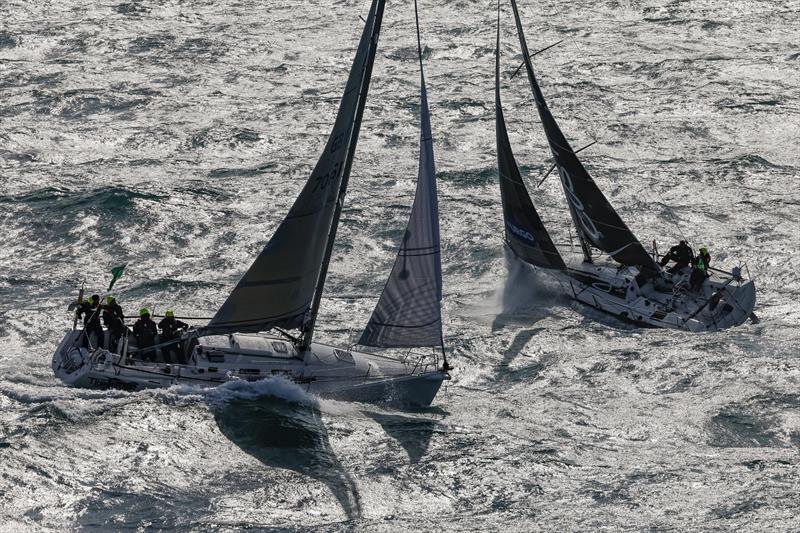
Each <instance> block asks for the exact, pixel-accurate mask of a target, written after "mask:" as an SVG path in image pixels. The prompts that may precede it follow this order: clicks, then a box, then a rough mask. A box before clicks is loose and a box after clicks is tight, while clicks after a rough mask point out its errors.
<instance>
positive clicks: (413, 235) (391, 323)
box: [358, 3, 442, 348]
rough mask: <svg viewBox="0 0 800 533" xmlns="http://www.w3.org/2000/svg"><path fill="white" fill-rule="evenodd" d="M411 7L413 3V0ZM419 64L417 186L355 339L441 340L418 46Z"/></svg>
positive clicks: (431, 176)
mask: <svg viewBox="0 0 800 533" xmlns="http://www.w3.org/2000/svg"><path fill="white" fill-rule="evenodd" d="M415 10H416V3H415ZM419 44H420V43H419V20H417V49H418V53H419V68H420V154H419V172H418V176H417V190H416V193H415V196H414V205H413V206H412V208H411V215H410V216H409V221H408V226H407V227H406V231H405V235H404V236H403V242H402V243H401V244H400V250H399V251H398V252H397V258H396V259H395V263H394V267H393V268H392V272H391V274H390V275H389V279H388V281H387V282H386V286H385V287H384V288H383V293H381V297H380V299H379V300H378V304H377V305H376V306H375V310H374V311H373V312H372V317H371V318H370V320H369V323H368V324H367V327H366V328H365V329H364V332H363V333H362V334H361V339H360V340H359V341H358V344H361V345H363V346H377V347H382V348H396V347H419V346H436V345H439V344H440V343H441V342H442V312H441V301H442V264H441V255H440V250H439V204H438V199H437V194H436V170H435V168H434V159H433V140H432V136H431V121H430V114H429V111H428V95H427V91H426V89H425V74H424V72H423V69H422V50H421V47H420V45H419Z"/></svg>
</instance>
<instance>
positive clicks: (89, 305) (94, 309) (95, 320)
mask: <svg viewBox="0 0 800 533" xmlns="http://www.w3.org/2000/svg"><path fill="white" fill-rule="evenodd" d="M81 315H83V345H84V347H87V348H97V347H98V346H100V344H101V343H102V342H103V339H104V337H103V326H101V325H100V295H99V294H92V295H91V296H90V297H89V299H88V300H86V301H85V302H83V303H82V304H81V305H80V307H78V317H79V318H80V316H81ZM92 335H94V337H95V340H94V341H92V340H91V339H90V337H91V336H92Z"/></svg>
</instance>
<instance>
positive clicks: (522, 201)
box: [494, 1, 566, 270]
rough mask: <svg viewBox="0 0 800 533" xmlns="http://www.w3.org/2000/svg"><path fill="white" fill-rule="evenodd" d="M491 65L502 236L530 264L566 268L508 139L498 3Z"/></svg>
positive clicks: (498, 5)
mask: <svg viewBox="0 0 800 533" xmlns="http://www.w3.org/2000/svg"><path fill="white" fill-rule="evenodd" d="M495 53H496V57H495V65H494V83H495V92H494V102H495V104H494V105H495V116H496V119H495V122H496V127H497V169H498V172H499V175H500V198H501V199H502V202H503V218H504V220H505V236H506V242H507V243H508V246H509V247H510V248H511V249H512V250H513V251H514V253H515V254H516V255H517V256H518V257H519V258H520V259H522V260H523V261H525V262H527V263H530V264H532V265H536V266H540V267H544V268H554V269H561V270H563V269H564V268H566V266H565V265H564V260H563V259H562V258H561V254H559V253H558V250H557V249H556V247H555V245H554V244H553V241H552V239H551V238H550V235H549V234H548V233H547V229H545V227H544V224H543V223H542V219H541V218H539V214H538V213H537V212H536V209H535V208H534V207H533V202H531V198H530V195H528V190H527V189H526V188H525V183H524V182H523V181H522V176H521V175H520V172H519V167H518V166H517V162H516V160H515V159H514V153H513V151H512V150H511V143H510V142H509V140H508V132H507V131H506V122H505V118H504V117H503V106H502V104H501V102H500V3H499V1H498V4H497V48H496V50H495Z"/></svg>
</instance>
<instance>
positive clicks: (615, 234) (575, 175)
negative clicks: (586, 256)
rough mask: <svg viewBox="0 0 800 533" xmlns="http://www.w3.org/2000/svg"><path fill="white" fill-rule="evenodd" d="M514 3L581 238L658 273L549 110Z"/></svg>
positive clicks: (526, 58)
mask: <svg viewBox="0 0 800 533" xmlns="http://www.w3.org/2000/svg"><path fill="white" fill-rule="evenodd" d="M511 6H512V7H513V9H514V19H515V21H516V25H517V35H518V36H519V42H520V46H521V48H522V57H523V61H524V63H525V69H526V71H527V73H528V80H529V82H530V85H531V88H532V89H533V96H534V100H535V102H536V108H537V109H538V111H539V117H540V118H541V121H542V126H543V127H544V131H545V134H546V135H547V142H548V143H549V145H550V151H551V152H552V154H553V159H554V160H555V164H556V167H557V169H558V173H559V175H560V176H561V184H562V186H563V188H564V194H565V195H566V197H567V203H568V204H569V209H570V213H571V215H572V220H573V223H574V224H575V227H576V228H577V230H578V232H579V234H580V236H581V238H582V239H583V240H584V241H585V242H588V243H589V244H591V245H592V246H594V247H596V248H599V249H600V250H602V251H604V252H606V253H608V254H609V255H610V256H611V257H613V258H614V259H615V260H616V261H618V262H619V263H622V264H623V265H629V266H637V267H640V268H641V269H642V270H643V271H645V272H648V273H650V274H655V273H658V272H659V271H660V269H659V267H658V265H657V264H656V262H655V261H654V260H653V258H652V257H651V256H650V254H648V253H647V251H646V250H645V249H644V247H643V246H642V244H641V243H640V242H639V240H638V239H637V238H636V236H635V235H634V234H633V233H632V232H631V231H630V230H629V229H628V227H627V226H626V225H625V223H624V222H623V221H622V219H621V218H620V217H619V215H618V214H617V212H616V211H615V210H614V208H613V207H612V206H611V204H610V203H609V202H608V200H607V199H606V197H605V196H604V195H603V193H602V192H601V191H600V189H599V188H598V187H597V185H596V184H595V182H594V180H593V179H592V177H591V176H590V175H589V173H588V172H587V171H586V169H585V168H584V167H583V164H582V163H581V162H580V160H579V159H578V157H577V156H576V155H575V152H574V151H573V150H572V148H571V147H570V145H569V143H568V142H567V140H566V138H565V137H564V134H563V133H562V132H561V129H560V128H559V127H558V123H557V122H556V120H555V118H554V117H553V115H552V114H551V113H550V109H548V107H547V103H546V102H545V100H544V96H543V95H542V91H541V89H540V88H539V84H538V82H537V80H536V75H535V74H534V72H533V65H532V64H531V57H530V54H529V52H528V45H527V43H526V41H525V34H524V33H523V30H522V23H521V22H520V18H519V11H518V9H517V3H516V1H515V0H511Z"/></svg>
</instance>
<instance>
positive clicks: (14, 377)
mask: <svg viewBox="0 0 800 533" xmlns="http://www.w3.org/2000/svg"><path fill="white" fill-rule="evenodd" d="M368 8H369V5H368V2H367V1H366V0H359V1H352V0H346V1H330V0H327V1H322V0H312V1H304V2H287V1H283V0H269V1H266V2H256V1H252V0H240V1H233V0H230V1H228V0H220V1H213V2H212V1H203V0H192V1H189V0H165V1H155V0H128V1H126V0H108V1H104V2H77V1H69V0H48V1H42V2H32V1H28V0H4V1H3V2H0V237H1V238H2V243H0V302H1V303H0V530H2V531H10V532H16V531H40V530H53V531H55V530H65V529H86V530H90V531H91V530H102V531H105V530H127V529H131V530H146V529H154V530H197V531H209V530H210V531H230V530H238V529H245V528H249V529H251V530H272V529H275V530H304V529H307V528H312V527H316V528H321V529H324V530H327V531H342V530H348V531H349V530H354V531H362V530H366V531H398V530H411V531H419V530H473V531H500V530H503V531H505V530H510V531H532V530H551V531H596V530H604V531H617V530H665V531H675V530H678V531H685V530H705V531H723V530H748V531H797V530H799V529H800V517H798V514H799V513H800V493H799V492H798V487H800V453H798V452H800V357H799V356H800V354H799V353H798V352H800V329H799V327H798V326H800V304H798V301H800V281H799V280H798V272H800V254H799V253H798V248H799V247H800V226H798V224H800V222H799V221H800V186H798V178H800V149H798V146H800V45H798V35H800V2H798V1H795V0H792V1H782V0H777V1H769V2H767V1H737V2H731V1H723V0H697V1H692V2H678V1H672V2H656V1H652V0H648V1H623V0H620V1H611V0H599V1H594V0H593V1H588V0H576V1H573V2H567V1H563V0H558V1H556V0H537V1H532V0H521V6H520V8H521V13H522V17H523V22H524V24H525V26H526V28H527V37H528V41H529V43H530V46H531V48H532V49H534V48H543V47H545V46H547V45H549V44H552V43H554V42H557V41H560V40H563V42H562V43H561V44H560V45H558V46H556V47H554V48H552V49H551V50H549V51H547V52H545V53H543V54H540V55H538V56H537V57H536V68H537V70H538V71H539V75H540V81H541V85H542V88H543V90H544V92H545V95H546V96H547V97H548V99H549V103H550V107H551V109H552V110H553V112H554V114H555V115H556V117H557V118H558V119H559V120H560V122H561V125H562V128H563V129H564V131H565V133H566V135H567V136H568V137H569V138H570V139H571V140H572V141H573V144H574V145H575V146H582V145H583V144H587V143H589V142H591V141H593V140H597V141H598V142H597V144H595V145H594V146H592V147H591V148H590V149H588V150H586V151H585V152H583V154H582V155H583V160H584V161H585V164H586V165H587V167H588V168H589V169H590V171H591V172H592V173H593V175H594V177H595V179H596V181H597V182H598V184H599V185H600V187H601V188H603V189H604V191H605V192H606V193H607V195H608V197H609V198H610V199H611V201H612V203H613V204H614V205H615V206H616V207H617V208H618V210H619V212H620V213H621V215H622V217H623V218H624V219H625V220H626V221H627V222H628V225H629V226H630V227H631V228H632V229H633V231H634V232H635V233H637V234H638V236H639V237H640V240H641V241H642V242H643V243H647V244H648V245H649V243H650V242H651V241H652V240H653V239H657V240H658V242H659V245H660V247H661V248H662V249H663V248H664V247H667V246H669V245H670V244H673V243H674V242H675V241H676V240H678V239H680V238H681V236H682V235H684V236H685V237H686V238H688V239H689V240H690V241H691V242H692V243H693V244H694V245H695V246H699V245H701V244H705V245H707V246H708V247H709V249H710V251H711V254H712V256H713V257H714V262H715V263H716V264H717V265H720V266H734V265H736V264H738V263H739V262H742V263H746V264H747V269H748V270H749V272H750V273H751V275H752V276H753V277H754V278H755V280H756V284H757V288H758V304H757V308H756V313H757V315H758V317H759V318H760V321H759V323H757V324H754V323H748V324H746V325H744V326H742V327H739V328H736V329H733V330H729V331H724V332H719V333H709V334H687V333H681V332H674V331H659V330H639V329H632V328H630V327H628V326H626V325H624V324H621V323H616V322H614V321H612V320H609V319H607V318H604V317H603V316H598V315H596V314H594V313H593V312H591V311H589V310H587V309H585V308H582V307H580V306H579V305H577V304H574V303H571V302H570V301H569V300H567V299H566V298H564V297H563V296H562V295H561V294H560V293H559V291H558V290H556V289H555V288H554V287H552V286H551V285H549V284H548V283H547V282H546V281H545V280H543V279H542V278H540V277H538V275H537V274H532V273H530V272H518V271H514V272H513V273H512V274H513V275H509V274H508V269H507V265H506V263H505V259H504V256H503V245H502V240H501V231H502V221H501V216H500V213H501V211H500V204H499V191H498V185H497V175H496V161H495V147H494V143H495V140H494V107H493V106H494V103H493V61H494V57H493V50H494V29H495V14H496V12H495V4H494V3H493V2H486V1H466V0H457V1H454V0H445V1H437V2H434V1H429V0H421V3H420V17H421V23H422V40H423V45H424V58H425V68H426V75H427V81H428V91H429V98H430V103H431V114H432V122H433V135H434V149H435V153H436V162H437V170H438V177H439V193H440V204H441V216H442V221H441V226H442V239H443V266H444V279H445V291H444V315H445V342H446V344H447V347H448V350H449V352H450V353H451V358H452V363H453V364H454V366H455V367H456V369H455V371H453V373H452V375H453V379H452V381H451V382H449V383H448V384H447V386H446V387H445V388H443V389H442V391H441V392H440V394H439V396H438V397H437V399H436V401H435V403H434V406H433V407H432V408H430V409H425V410H417V411H409V410H401V409H396V408H390V407H387V406H372V405H365V404H357V403H344V402H334V401H325V400H320V399H318V398H314V397H311V396H308V395H306V394H304V393H302V392H301V391H299V390H297V389H295V388H294V387H292V386H290V385H288V384H287V383H284V382H280V381H265V382H260V383H257V384H250V385H248V384H241V383H239V384H231V385H226V386H224V387H221V388H220V389H218V390H215V391H210V392H208V391H206V392H203V391H199V390H196V389H192V388H187V387H178V388H174V389H170V390H162V391H156V392H152V391H151V392H138V393H128V392H117V391H89V390H77V389H72V388H68V387H65V386H63V385H62V384H61V383H60V382H59V381H57V380H56V379H55V378H54V376H53V374H52V371H51V369H50V358H51V356H52V353H53V351H54V348H55V346H56V344H57V343H58V341H59V340H60V339H61V337H62V336H63V334H64V332H65V331H66V330H67V329H68V328H69V327H70V326H71V316H70V313H69V312H68V311H67V305H68V304H69V303H70V301H71V300H72V299H74V298H75V296H76V294H77V290H78V287H79V286H80V284H81V283H82V281H84V280H85V282H86V285H87V290H88V291H92V292H94V291H100V290H102V289H103V288H105V287H104V285H105V284H107V283H108V280H109V278H110V274H109V270H110V269H111V268H112V267H113V266H116V265H118V264H121V263H127V264H128V269H127V271H126V273H125V276H124V277H123V278H122V279H121V280H120V281H119V282H118V286H117V287H116V288H115V290H116V291H117V295H118V299H119V301H120V303H121V304H122V305H123V306H124V308H125V309H126V311H128V312H135V310H136V309H138V308H139V307H141V306H149V307H151V308H155V310H156V312H158V311H163V310H164V309H166V308H167V307H172V308H174V309H175V310H176V313H179V314H180V313H184V314H189V313H193V314H195V315H196V316H210V314H211V313H213V312H214V311H215V310H216V308H217V307H218V306H219V305H220V304H221V302H222V301H223V300H224V298H225V296H226V295H227V293H228V291H229V290H230V289H231V287H232V286H233V285H234V284H235V282H236V281H237V280H238V277H239V276H240V275H241V274H242V273H243V271H244V270H245V269H246V268H247V266H248V265H249V263H250V261H251V260H252V258H253V257H254V256H255V255H256V254H257V253H258V251H259V250H260V249H261V247H262V246H263V245H264V243H265V242H266V240H267V239H268V237H269V236H270V235H271V232H272V231H273V230H274V228H275V227H276V226H277V224H278V223H279V222H280V220H281V219H282V217H283V216H284V214H285V213H286V212H287V211H288V209H289V207H290V205H291V203H292V202H293V200H294V198H295V196H296V194H297V193H298V192H299V190H300V187H301V186H302V184H303V182H304V181H305V179H306V178H307V176H308V175H309V172H310V170H311V168H312V166H313V164H314V163H315V162H316V159H317V156H318V154H319V152H320V150H321V149H322V147H323V145H324V142H325V139H326V137H327V135H328V132H329V129H330V125H331V124H332V122H333V118H334V114H335V112H336V106H337V103H338V100H339V98H340V95H341V91H342V88H343V85H344V81H345V78H346V76H347V71H348V69H349V66H350V62H351V60H352V55H353V53H354V47H355V44H356V41H357V39H358V36H359V33H360V31H361V27H362V22H361V20H360V18H359V17H360V16H365V15H366V14H367V11H368ZM502 52H503V70H504V71H505V72H506V73H507V74H506V76H505V78H504V80H503V95H504V106H505V112H506V120H507V121H508V125H509V130H510V132H511V141H512V144H513V146H514V149H515V153H516V156H517V159H518V161H519V163H520V165H521V166H522V170H523V174H524V175H525V178H526V179H527V180H528V184H529V187H530V189H531V190H532V191H533V192H532V195H533V197H534V201H535V202H536V204H537V205H538V206H539V207H540V208H541V212H542V215H543V218H544V219H545V221H546V222H547V224H548V225H549V227H550V229H551V232H552V233H553V234H554V236H555V239H556V240H557V241H559V242H562V243H567V242H568V241H569V216H568V213H567V211H566V207H565V203H564V199H563V195H562V192H561V189H560V185H559V183H558V182H557V180H556V179H553V178H551V179H549V180H547V181H545V183H544V184H543V185H542V187H541V188H539V189H535V184H536V182H538V180H539V179H540V177H541V176H542V175H543V174H544V173H545V172H546V171H547V169H548V167H549V165H550V161H549V153H548V149H547V147H546V144H545V140H544V136H543V133H542V131H541V128H540V126H539V124H538V120H537V117H536V114H535V108H534V107H533V105H532V100H531V96H530V91H529V89H528V86H527V80H526V79H525V77H524V76H517V77H515V78H513V79H510V77H509V75H508V73H510V72H511V71H513V70H514V69H515V68H516V67H517V66H518V65H519V63H520V61H521V56H520V54H519V47H518V43H517V41H516V34H515V32H514V31H513V18H512V16H511V13H510V9H509V6H508V5H505V6H504V15H503V44H502ZM417 68H418V66H417V62H416V42H415V33H414V17H413V4H412V3H410V2H409V1H408V0H403V1H390V2H389V3H388V6H387V9H386V14H385V20H384V28H383V32H382V34H381V37H380V46H379V53H378V57H377V60H376V65H375V71H374V76H373V82H372V86H371V89H370V96H369V101H368V103H367V107H366V112H365V115H364V123H363V127H362V133H361V138H360V142H359V145H358V153H357V155H356V159H355V163H354V166H353V174H352V177H351V180H350V191H349V193H348V197H347V205H346V209H345V213H344V216H343V220H342V224H341V226H340V230H339V236H340V238H339V240H338V243H337V246H336V249H335V253H334V259H333V262H332V265H331V275H330V277H329V280H328V284H327V286H326V299H325V300H324V303H323V306H322V311H321V318H320V321H319V324H320V327H319V330H318V333H317V338H318V339H319V340H324V341H327V342H332V343H345V344H346V343H348V342H349V340H350V339H351V338H353V337H355V335H357V334H358V333H359V332H360V328H362V327H363V326H364V325H365V323H366V321H367V319H368V317H369V314H370V312H371V310H372V307H373V306H374V304H375V302H376V299H377V297H378V293H379V291H380V289H381V287H382V286H383V283H384V281H385V278H386V276H387V275H388V272H389V270H390V268H391V265H392V262H393V259H394V253H395V250H396V246H397V245H398V242H399V239H400V236H401V235H402V232H403V228H404V226H405V224H406V219H407V216H408V211H409V206H410V204H411V200H412V196H413V193H414V186H415V178H416V168H417V150H418V146H417V144H418V135H419V133H418V127H419V126H418V116H417V114H418V110H419V96H418V93H419V86H418V83H419V82H418V80H419V78H418V71H417Z"/></svg>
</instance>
